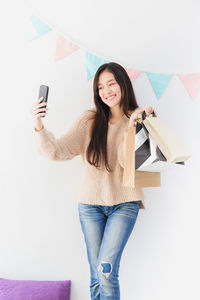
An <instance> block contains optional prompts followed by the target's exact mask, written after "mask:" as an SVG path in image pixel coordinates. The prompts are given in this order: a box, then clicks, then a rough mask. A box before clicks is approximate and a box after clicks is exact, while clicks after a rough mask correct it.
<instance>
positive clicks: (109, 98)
mask: <svg viewBox="0 0 200 300" xmlns="http://www.w3.org/2000/svg"><path fill="white" fill-rule="evenodd" d="M113 98H115V96H111V97H107V98H106V100H112V99H113Z"/></svg>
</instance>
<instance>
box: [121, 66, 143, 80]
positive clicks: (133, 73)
mask: <svg viewBox="0 0 200 300" xmlns="http://www.w3.org/2000/svg"><path fill="white" fill-rule="evenodd" d="M124 69H125V70H126V72H127V73H128V76H129V78H130V80H131V81H134V80H135V79H136V78H137V77H138V75H139V74H140V73H141V72H142V71H139V70H133V69H131V68H129V67H125V68H124Z"/></svg>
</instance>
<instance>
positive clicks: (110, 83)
mask: <svg viewBox="0 0 200 300" xmlns="http://www.w3.org/2000/svg"><path fill="white" fill-rule="evenodd" d="M113 84H115V83H114V82H113V83H110V84H109V86H110V85H113ZM99 90H101V87H99Z"/></svg>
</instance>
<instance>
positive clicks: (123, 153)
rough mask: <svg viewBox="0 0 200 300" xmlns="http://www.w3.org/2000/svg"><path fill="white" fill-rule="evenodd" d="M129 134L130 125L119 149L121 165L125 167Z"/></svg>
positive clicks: (118, 154)
mask: <svg viewBox="0 0 200 300" xmlns="http://www.w3.org/2000/svg"><path fill="white" fill-rule="evenodd" d="M127 136H128V127H127V128H126V129H125V131H124V135H123V140H122V142H121V143H120V144H119V146H118V150H117V157H118V162H119V164H120V165H121V167H122V168H124V161H125V153H126V152H125V151H126V140H127Z"/></svg>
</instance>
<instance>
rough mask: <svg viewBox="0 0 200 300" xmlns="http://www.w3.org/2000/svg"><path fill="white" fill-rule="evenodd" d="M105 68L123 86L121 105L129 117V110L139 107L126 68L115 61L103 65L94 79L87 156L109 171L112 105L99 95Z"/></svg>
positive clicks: (92, 162) (92, 161)
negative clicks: (108, 151)
mask: <svg viewBox="0 0 200 300" xmlns="http://www.w3.org/2000/svg"><path fill="white" fill-rule="evenodd" d="M104 70H107V71H109V72H111V73H113V75H114V77H115V80H116V81H117V83H118V84H119V86H120V88H121V101H120V107H122V109H123V112H124V114H125V115H126V116H127V117H128V118H129V117H130V115H129V111H133V110H134V109H136V108H137V107H138V104H137V101H136V98H135V94H134V91H133V86H132V83H131V80H130V78H129V76H128V74H127V72H126V70H125V69H124V68H123V67H122V66H121V65H119V64H117V63H115V62H110V63H106V64H103V65H101V66H100V67H99V68H98V70H97V72H96V74H95V76H94V81H93V93H94V104H95V107H96V110H95V114H94V116H93V118H94V120H93V123H92V128H91V140H90V143H89V145H88V148H87V152H86V157H87V161H88V162H89V163H90V164H91V165H93V166H95V167H96V168H99V167H100V166H101V165H102V163H104V165H105V167H106V169H107V171H108V172H111V171H112V170H111V169H110V167H109V164H108V158H107V132H108V119H109V111H110V107H109V106H108V105H106V104H105V103H104V102H103V101H102V100H101V97H100V96H99V90H98V80H99V75H100V74H101V72H103V71H104ZM91 157H92V159H91Z"/></svg>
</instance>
